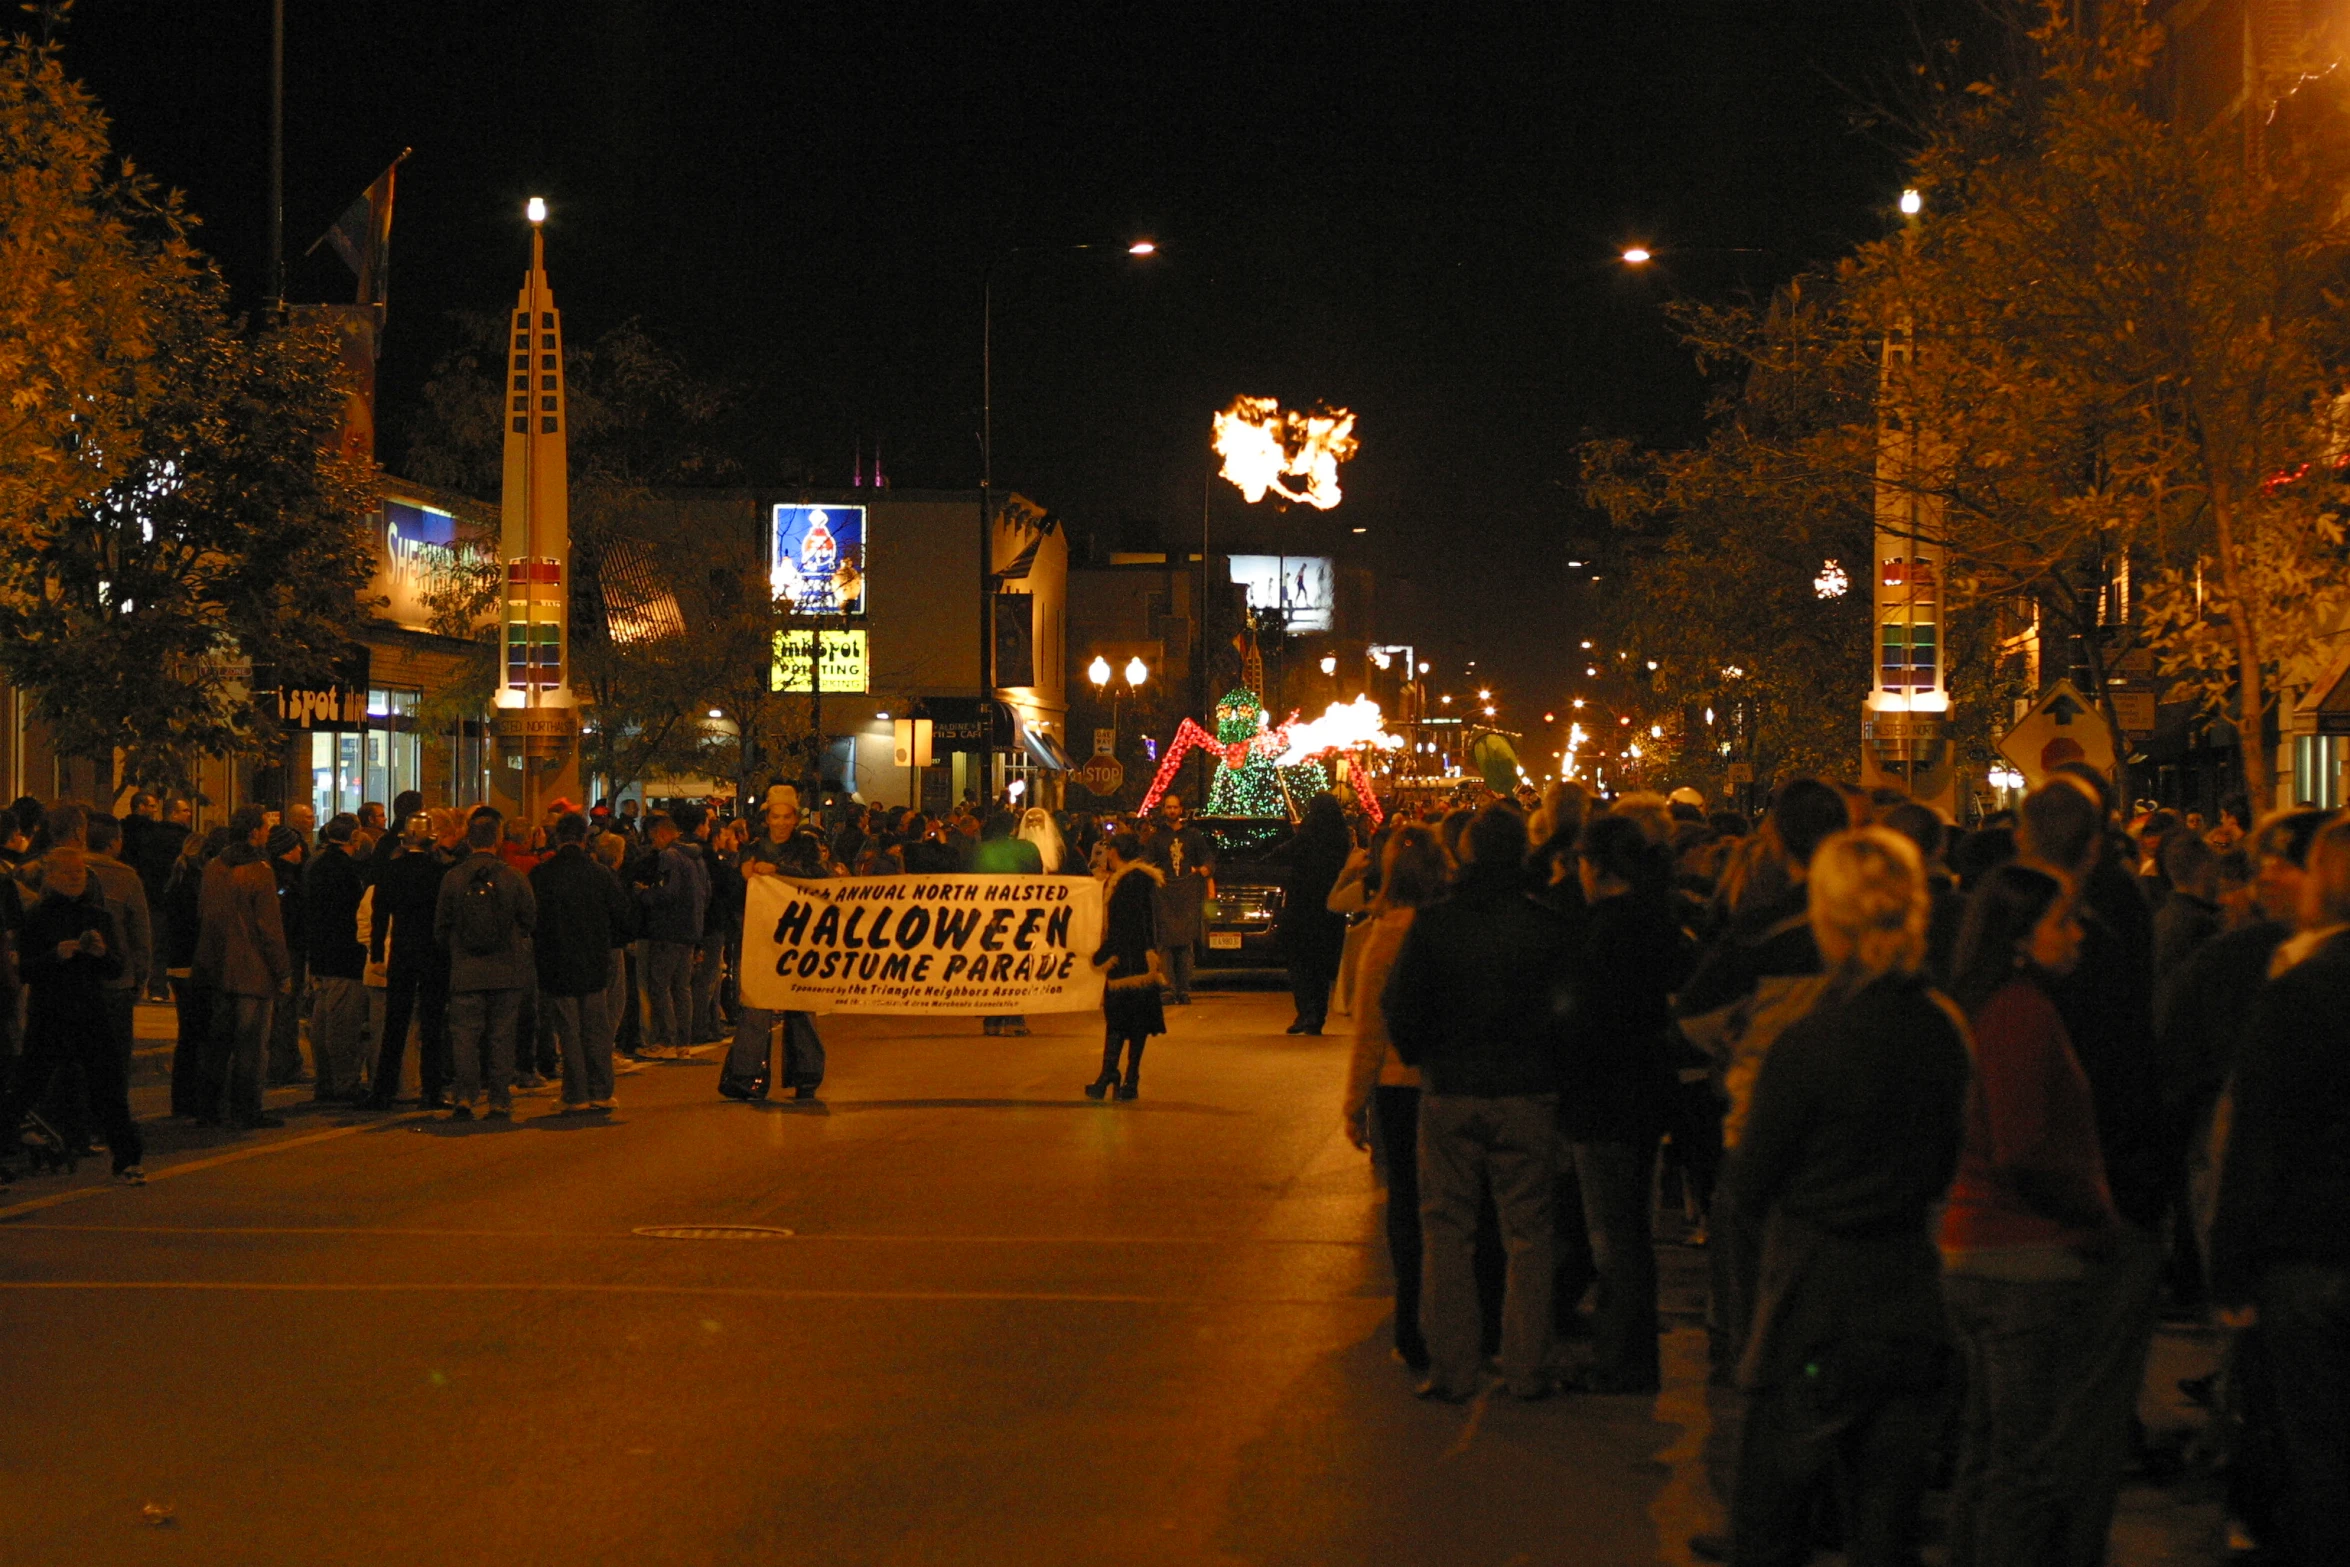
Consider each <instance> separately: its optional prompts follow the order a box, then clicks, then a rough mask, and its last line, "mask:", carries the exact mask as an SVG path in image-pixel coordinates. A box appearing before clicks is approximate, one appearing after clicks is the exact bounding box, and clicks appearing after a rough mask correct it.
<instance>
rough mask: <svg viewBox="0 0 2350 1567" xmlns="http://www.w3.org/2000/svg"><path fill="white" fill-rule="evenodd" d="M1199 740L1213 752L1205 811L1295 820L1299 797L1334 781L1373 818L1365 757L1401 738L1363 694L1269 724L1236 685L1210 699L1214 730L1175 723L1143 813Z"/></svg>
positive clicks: (1375, 801)
mask: <svg viewBox="0 0 2350 1567" xmlns="http://www.w3.org/2000/svg"><path fill="white" fill-rule="evenodd" d="M1203 748H1204V749H1206V750H1210V751H1213V752H1215V753H1216V770H1215V772H1214V774H1213V775H1211V777H1210V778H1209V781H1208V799H1207V805H1206V808H1205V814H1207V815H1209V816H1286V817H1289V818H1290V819H1292V820H1295V819H1296V818H1297V817H1298V816H1300V815H1301V814H1303V812H1304V810H1305V802H1306V801H1308V800H1310V799H1312V798H1313V797H1314V796H1315V795H1317V794H1319V793H1321V792H1322V791H1323V790H1325V789H1331V788H1337V789H1340V790H1342V791H1344V792H1347V793H1351V794H1352V795H1353V796H1354V798H1355V802H1356V803H1357V804H1358V805H1360V806H1361V807H1362V809H1363V811H1364V812H1365V813H1366V814H1368V815H1369V816H1370V818H1371V819H1372V820H1373V821H1377V820H1379V819H1380V816H1381V812H1380V809H1379V796H1378V792H1377V791H1376V789H1374V788H1373V786H1372V782H1371V774H1370V766H1369V764H1370V762H1371V761H1372V759H1373V758H1375V757H1377V756H1379V755H1381V754H1382V753H1385V752H1389V751H1397V750H1401V749H1402V748H1403V739H1402V737H1401V736H1399V735H1392V734H1389V733H1388V732H1387V727H1386V723H1385V721H1384V719H1383V718H1382V717H1381V715H1380V712H1379V704H1378V703H1376V702H1374V701H1372V700H1371V699H1370V698H1369V697H1367V696H1359V697H1356V698H1355V699H1354V700H1353V701H1352V702H1333V703H1331V704H1330V706H1329V707H1328V708H1327V709H1325V710H1324V712H1323V714H1322V716H1321V717H1320V718H1316V719H1312V720H1310V721H1308V720H1304V719H1301V718H1300V717H1299V716H1298V715H1297V714H1294V713H1293V714H1291V715H1290V717H1289V720H1288V721H1287V722H1286V723H1281V724H1275V723H1273V722H1272V721H1271V718H1270V717H1269V715H1268V714H1267V713H1266V712H1265V705H1264V703H1263V702H1262V701H1261V700H1259V698H1258V696H1257V694H1256V693H1255V692H1254V691H1251V690H1249V689H1248V688H1247V687H1245V686H1242V687H1238V688H1235V689H1234V690H1232V691H1230V692H1227V693H1226V694H1225V696H1224V699H1223V700H1222V701H1221V702H1218V703H1217V704H1216V728H1215V732H1214V733H1212V734H1211V733H1210V732H1209V731H1208V730H1207V729H1206V728H1205V727H1203V726H1202V725H1201V724H1200V723H1199V722H1198V721H1197V720H1195V719H1190V718H1186V719H1185V720H1183V722H1182V723H1181V724H1180V725H1179V726H1177V728H1176V730H1175V738H1174V739H1173V740H1171V741H1169V742H1168V744H1167V749H1166V751H1165V753H1164V754H1163V755H1161V757H1160V758H1159V770H1158V773H1157V775H1156V776H1155V777H1153V778H1152V779H1151V786H1150V792H1149V793H1147V794H1145V795H1144V796H1143V798H1142V810H1143V812H1144V813H1145V814H1148V813H1149V812H1150V811H1152V810H1153V809H1155V808H1156V807H1157V806H1158V803H1159V797H1160V796H1161V795H1163V794H1165V793H1166V792H1167V789H1168V787H1169V786H1170V785H1171V784H1173V783H1174V781H1175V775H1176V773H1177V771H1178V770H1180V769H1181V768H1182V766H1183V762H1184V759H1185V758H1186V757H1188V756H1190V755H1191V753H1192V752H1193V751H1195V750H1200V749H1203Z"/></svg>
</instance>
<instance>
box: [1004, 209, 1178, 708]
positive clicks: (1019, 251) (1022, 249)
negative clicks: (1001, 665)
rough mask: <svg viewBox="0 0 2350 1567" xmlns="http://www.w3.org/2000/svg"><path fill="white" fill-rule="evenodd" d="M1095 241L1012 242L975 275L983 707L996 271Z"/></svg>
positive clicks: (1143, 254) (1153, 245) (1141, 246)
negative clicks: (1017, 260)
mask: <svg viewBox="0 0 2350 1567" xmlns="http://www.w3.org/2000/svg"><path fill="white" fill-rule="evenodd" d="M1100 248H1102V247H1100V246H1098V245H1094V244H1090V243H1088V244H1082V245H1048V246H1033V245H1014V246H1012V247H1011V248H1010V249H1009V250H1000V251H998V252H996V254H995V255H994V257H993V258H991V259H990V260H989V261H988V263H987V266H986V268H985V269H984V270H983V271H982V272H981V273H980V275H979V704H980V709H981V711H982V712H984V711H985V710H986V707H987V703H988V700H989V699H990V698H991V697H993V696H994V694H995V589H996V580H995V562H994V560H993V559H992V557H993V555H994V553H995V502H994V491H995V273H996V268H998V267H1000V266H1002V265H1003V264H1004V263H1005V262H1007V261H1009V260H1011V259H1012V258H1013V257H1014V256H1019V255H1026V254H1028V253H1030V252H1031V251H1035V250H1054V251H1061V252H1068V251H1077V250H1098V249H1100ZM1123 248H1124V249H1125V252H1126V254H1128V255H1129V256H1133V257H1136V258H1138V259H1147V258H1149V257H1151V256H1155V255H1157V254H1158V253H1159V246H1158V242H1157V241H1155V240H1150V239H1137V240H1134V241H1132V242H1131V243H1129V244H1127V245H1126V246H1125V247H1123Z"/></svg>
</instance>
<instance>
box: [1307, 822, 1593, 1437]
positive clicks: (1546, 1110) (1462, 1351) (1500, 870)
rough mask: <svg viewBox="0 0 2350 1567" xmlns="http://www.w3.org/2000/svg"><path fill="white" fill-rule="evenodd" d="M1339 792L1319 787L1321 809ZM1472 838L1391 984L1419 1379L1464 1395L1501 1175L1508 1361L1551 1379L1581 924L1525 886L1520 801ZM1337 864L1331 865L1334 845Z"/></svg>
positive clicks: (1471, 1388) (1389, 1018)
mask: <svg viewBox="0 0 2350 1567" xmlns="http://www.w3.org/2000/svg"><path fill="white" fill-rule="evenodd" d="M1327 801H1329V797H1328V796H1327V795H1325V796H1320V797H1317V799H1316V800H1315V802H1314V806H1313V807H1310V808H1309V811H1308V815H1309V819H1310V818H1311V816H1312V815H1313V814H1314V812H1315V811H1316V810H1318V809H1319V808H1320V807H1321V806H1322V805H1323V804H1324V803H1325V802H1327ZM1332 803H1334V802H1332ZM1341 827H1342V828H1343V824H1341ZM1341 848H1343V844H1342V845H1341ZM1462 848H1463V850H1464V852H1465V854H1466V856H1467V860H1466V863H1465V864H1464V865H1463V866H1462V869H1461V877H1460V881H1459V884H1458V885H1457V886H1456V887H1455V889H1454V892H1453V895H1452V896H1451V897H1450V898H1447V899H1445V900H1443V901H1442V902H1438V903H1434V904H1431V905H1429V906H1428V907H1426V908H1423V909H1421V910H1420V911H1419V912H1418V913H1417V914H1416V915H1414V916H1413V919H1412V925H1411V929H1410V931H1409V932H1408V933H1407V934H1406V935H1405V937H1404V940H1403V950H1402V952H1401V953H1400V954H1399V955H1398V956H1397V958H1396V960H1395V967H1394V969H1393V971H1392V972H1391V973H1390V974H1389V975H1388V979H1387V984H1386V987H1385V989H1384V990H1383V991H1382V992H1381V995H1380V1008H1381V1011H1382V1015H1383V1016H1384V1018H1385V1020H1386V1024H1387V1032H1388V1035H1389V1037H1390V1038H1391V1039H1392V1040H1393V1041H1394V1044H1395V1051H1396V1055H1397V1057H1398V1058H1399V1059H1400V1060H1401V1061H1402V1062H1403V1064H1404V1065H1406V1066H1412V1067H1417V1068H1419V1070H1420V1074H1421V1079H1422V1082H1423V1085H1424V1086H1423V1088H1422V1091H1421V1095H1420V1128H1419V1130H1420V1170H1419V1174H1420V1226H1421V1234H1422V1237H1423V1241H1422V1246H1423V1252H1422V1256H1423V1266H1422V1278H1421V1297H1420V1325H1421V1332H1422V1336H1423V1337H1424V1338H1425V1339H1426V1340H1427V1345H1428V1360H1429V1366H1428V1375H1427V1378H1426V1380H1425V1381H1423V1382H1422V1383H1421V1384H1420V1388H1419V1392H1420V1396H1421V1397H1423V1398H1435V1399H1443V1400H1447V1401H1458V1400H1462V1399H1466V1398H1469V1397H1471V1396H1473V1395H1474V1394H1475V1393H1476V1391H1477V1384H1478V1381H1479V1378H1480V1370H1481V1367H1482V1364H1483V1357H1482V1355H1481V1354H1480V1353H1479V1351H1480V1348H1481V1345H1480V1342H1479V1339H1480V1335H1479V1324H1480V1319H1479V1313H1478V1297H1477V1283H1476V1273H1475V1268H1476V1263H1475V1256H1476V1239H1477V1209H1478V1206H1479V1201H1480V1197H1481V1195H1482V1192H1483V1191H1484V1190H1485V1189H1488V1188H1489V1189H1490V1190H1491V1193H1492V1196H1493V1203H1494V1207H1495V1209H1496V1211H1497V1214H1498V1217H1499V1220H1500V1226H1501V1236H1502V1245H1503V1249H1504V1250H1505V1251H1506V1253H1507V1255H1508V1259H1509V1262H1508V1270H1507V1277H1506V1280H1505V1283H1504V1287H1503V1297H1502V1335H1501V1357H1500V1366H1501V1372H1502V1376H1503V1378H1504V1379H1505V1381H1506V1382H1507V1384H1508V1386H1509V1390H1510V1391H1511V1392H1512V1393H1513V1394H1516V1395H1517V1396H1519V1397H1521V1398H1540V1397H1543V1396H1545V1395H1546V1394H1548V1393H1549V1392H1551V1391H1552V1387H1553V1382H1552V1369H1551V1364H1550V1348H1551V1331H1552V1323H1551V1288H1552V1267H1551V1258H1552V1251H1553V1247H1554V1245H1555V1244H1556V1237H1555V1235H1554V1233H1553V1223H1554V1212H1555V1208H1556V1202H1557V1199H1556V1190H1557V1186H1558V1150H1559V1131H1558V1103H1559V1096H1558V1090H1559V1045H1560V1042H1561V1041H1560V1036H1559V1019H1560V1017H1561V1014H1562V1012H1563V1010H1564V998H1565V996H1566V994H1567V990H1568V985H1569V982H1570V980H1571V978H1572V974H1573V965H1574V957H1575V942H1574V929H1573V927H1572V926H1570V925H1569V924H1568V923H1567V922H1566V921H1565V920H1564V919H1562V918H1561V917H1560V916H1559V915H1558V914H1557V913H1556V912H1554V911H1553V910H1551V909H1548V908H1545V907H1544V906H1542V905H1541V904H1538V903H1536V902H1534V901H1533V900H1532V899H1530V898H1528V897H1526V896H1525V890H1524V876H1523V872H1522V871H1521V870H1520V866H1521V865H1522V864H1523V862H1524V860H1525V855H1526V823H1525V819H1524V818H1523V817H1521V816H1520V815H1518V813H1517V811H1516V810H1515V809H1513V808H1511V807H1508V806H1503V805H1489V806H1487V807H1486V808H1485V809H1484V810H1482V811H1480V812H1478V813H1477V817H1476V819H1475V820H1474V821H1472V822H1471V823H1470V824H1469V828H1468V831H1467V832H1466V833H1465V834H1464V835H1463V838H1462ZM1341 857H1342V856H1341ZM1332 871H1333V876H1332V879H1333V880H1334V879H1335V871H1336V863H1335V860H1334V861H1333V865H1332ZM1327 895H1328V888H1327V886H1325V887H1324V888H1323V890H1322V892H1321V894H1320V896H1323V897H1327Z"/></svg>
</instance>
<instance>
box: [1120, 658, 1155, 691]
mask: <svg viewBox="0 0 2350 1567" xmlns="http://www.w3.org/2000/svg"><path fill="white" fill-rule="evenodd" d="M1150 677H1151V667H1150V665H1148V664H1146V663H1144V662H1143V661H1142V658H1141V655H1139V654H1137V655H1136V656H1135V657H1133V658H1130V659H1128V660H1127V661H1126V683H1127V684H1128V685H1130V686H1139V685H1141V684H1142V683H1143V682H1144V681H1145V680H1148V679H1149V678H1150Z"/></svg>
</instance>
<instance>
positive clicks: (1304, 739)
mask: <svg viewBox="0 0 2350 1567" xmlns="http://www.w3.org/2000/svg"><path fill="white" fill-rule="evenodd" d="M1281 737H1282V739H1283V740H1285V741H1286V742H1287V744H1286V745H1285V746H1284V748H1283V749H1282V752H1281V755H1280V757H1279V759H1278V765H1280V766H1282V767H1295V766H1296V765H1297V764H1298V763H1300V762H1303V761H1305V760H1306V759H1307V758H1308V757H1314V756H1320V755H1322V754H1323V753H1324V752H1326V751H1353V750H1357V749H1359V748H1361V747H1363V746H1369V747H1371V748H1372V749H1374V750H1379V751H1393V750H1396V749H1398V748H1399V747H1401V746H1402V745H1403V737H1402V736H1401V735H1391V734H1389V733H1388V732H1387V725H1386V722H1385V720H1383V719H1382V718H1381V717H1380V715H1379V704H1378V703H1376V702H1374V701H1372V700H1371V699H1370V698H1369V697H1367V696H1358V697H1356V698H1355V699H1354V700H1353V701H1352V702H1333V703H1331V704H1330V706H1329V707H1328V708H1327V709H1326V710H1325V711H1324V712H1323V714H1322V716H1321V717H1319V718H1317V719H1315V720H1313V721H1312V722H1311V723H1296V722H1291V723H1289V724H1286V725H1284V726H1283V727H1282V730H1281Z"/></svg>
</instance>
